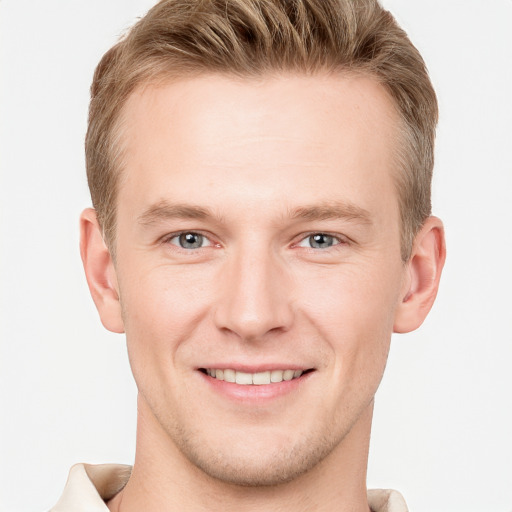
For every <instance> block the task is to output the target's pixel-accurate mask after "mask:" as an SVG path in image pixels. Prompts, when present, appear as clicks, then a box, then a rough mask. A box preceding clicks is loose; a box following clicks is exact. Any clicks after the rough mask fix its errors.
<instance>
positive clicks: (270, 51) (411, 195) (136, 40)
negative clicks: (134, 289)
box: [85, 0, 438, 261]
mask: <svg viewBox="0 0 512 512" xmlns="http://www.w3.org/2000/svg"><path fill="white" fill-rule="evenodd" d="M276 71H277V72H280V71H284V72H286V71H291V72H302V73H306V74H313V73H315V72H321V71H328V72H336V71H340V72H357V73H365V74H366V75H369V76H371V77H374V78H375V79H376V80H377V81H378V82H379V83H381V84H382V85H383V86H384V87H385V88H386V89H387V91H388V93H389V94H390V95H391V97H392V99H393V101H394V103H395V107H396V110H397V112H398V113H399V116H400V118H401V120H402V126H401V132H402V133H401V135H402V136H401V138H400V139H401V140H400V144H399V148H398V151H397V153H398V155H397V156H398V158H397V168H398V169H397V173H396V176H395V179H396V184H397V190H398V196H399V206H400V215H401V221H402V226H401V229H402V248H401V252H402V259H403V260H404V261H406V260H407V259H408V258H409V255H410V250H411V246H412V241H413V239H414V236H415V234H416V233H417V231H418V230H419V229H420V227H421V226H422V224H423V222H424V221H425V219H426V218H427V217H428V216H429V215H430V212H431V204H430V194H431V180H432V169H433V164H434V158H433V153H434V138H435V127H436V124H437V117H438V111H437V100H436V95H435V92H434V89H433V87H432V84H431V82H430V79H429V77H428V73H427V70H426V68H425V64H424V62H423V59H422V58H421V56H420V54H419V52H418V51H417V49H416V48H415V47H414V46H413V44H412V43H411V41H410V40H409V38H408V37H407V35H406V33H405V32H404V31H403V30H402V29H401V28H400V27H399V26H398V25H397V23H396V21H395V20H394V18H393V17H392V15H391V14H390V13H389V12H388V11H386V10H384V9H383V8H382V7H381V6H380V5H379V3H378V1H377V0H162V1H161V2H159V3H158V4H157V5H156V6H155V7H153V8H152V9H151V10H150V11H149V12H148V13H147V14H146V16H144V17H143V18H142V19H140V20H139V21H138V22H137V23H136V24H135V25H134V26H133V27H132V29H131V30H130V31H129V32H128V33H127V34H126V35H125V36H124V37H123V38H122V39H121V41H119V42H118V43H117V44H116V45H115V46H114V47H113V48H111V49H110V50H109V51H108V52H107V53H106V54H105V55H104V56H103V58H102V59H101V61H100V63H99V65H98V67H97V68H96V72H95V74H94V80H93V83H92V86H91V103H90V110H89V126H88V131H87V137H86V144H85V148H86V165H87V178H88V183H89V188H90V191H91V197H92V201H93V205H94V207H95V208H96V210H97V214H98V219H99V222H100V225H101V226H102V229H103V232H104V236H105V240H106V242H107V244H108V245H109V247H110V249H111V251H112V252H114V249H115V231H116V229H115V226H116V197H117V190H118V183H119V174H120V172H121V167H122V165H121V159H120V144H119V140H118V139H119V137H120V135H119V130H118V123H119V119H120V113H121V111H122V108H123V106H124V104H125V102H126V100H127V98H128V96H129V95H130V94H131V93H132V92H133V91H134V90H135V89H136V88H137V87H139V86H141V85H143V84H144V85H145V84H148V83H152V82H158V81H161V80H165V79H168V78H180V77H187V76H193V75H197V74H201V73H205V72H217V73H223V74H232V75H236V76H242V77H252V76H254V77H256V76H261V75H263V74H265V73H269V72H276Z"/></svg>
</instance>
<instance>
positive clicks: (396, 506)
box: [50, 464, 408, 512]
mask: <svg viewBox="0 0 512 512" xmlns="http://www.w3.org/2000/svg"><path fill="white" fill-rule="evenodd" d="M131 471H132V467H131V466H125V465H120V464H98V465H92V464H75V465H74V466H73V467H72V468H71V470H70V472H69V477H68V481H67V483H66V487H65V488H64V492H63V493H62V496H61V498H60V500H59V501H58V503H57V504H56V505H55V506H54V507H53V508H52V509H51V510H50V512H69V511H70V510H72V511H73V512H108V508H107V506H106V505H105V502H106V501H108V500H110V499H111V498H113V497H114V496H115V495H116V494H117V493H118V492H119V491H120V490H121V489H122V488H123V487H124V486H125V485H126V482H128V478H130V474H131ZM368 504H369V505H370V508H371V509H372V511H373V512H408V509H407V505H406V504H405V501H404V499H403V497H402V495H401V494H400V493H399V492H397V491H391V490H386V489H374V490H369V491H368Z"/></svg>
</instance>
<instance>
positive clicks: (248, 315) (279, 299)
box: [215, 251, 293, 341]
mask: <svg viewBox="0 0 512 512" xmlns="http://www.w3.org/2000/svg"><path fill="white" fill-rule="evenodd" d="M220 287H221V289H222V290H223V293H221V294H219V295H220V297H221V298H220V300H219V301H218V303H217V307H216V310H215V321H216V325H217V327H218V328H219V329H220V330H223V331H229V332H231V333H234V334H236V335H237V336H238V337H239V338H240V339H242V340H244V341H255V340H261V339H263V338H264V337H265V336H266V335H268V334H269V333H278V332H286V331H288V330H289V329H290V327H291V325H292V322H293V286H292V281H291V279H290V276H289V275H288V272H286V268H285V267H284V265H283V262H282V261H279V258H278V257H277V256H276V255H273V254H272V253H271V252H270V251H269V252H267V251H260V252H258V253H255V252H254V251H252V252H251V251H240V253H239V254H236V255H232V258H228V261H226V262H225V267H224V269H223V275H222V280H221V283H220Z"/></svg>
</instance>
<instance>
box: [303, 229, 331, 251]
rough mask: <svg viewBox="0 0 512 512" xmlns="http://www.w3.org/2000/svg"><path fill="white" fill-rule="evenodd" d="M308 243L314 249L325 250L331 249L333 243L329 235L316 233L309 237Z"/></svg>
mask: <svg viewBox="0 0 512 512" xmlns="http://www.w3.org/2000/svg"><path fill="white" fill-rule="evenodd" d="M309 243H310V245H311V247H313V248H314V249H325V248H326V247H331V246H332V245H333V243H334V239H333V237H332V236H330V235H326V234H324V233H317V234H316V235H311V236H310V237H309Z"/></svg>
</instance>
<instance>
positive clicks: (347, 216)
mask: <svg viewBox="0 0 512 512" xmlns="http://www.w3.org/2000/svg"><path fill="white" fill-rule="evenodd" d="M209 218H215V219H217V220H220V216H219V215H215V214H214V213H213V212H212V211H211V210H209V209H208V208H204V207H202V206H196V205H190V204H184V203H169V202H168V201H166V200H162V201H159V202H158V203H155V204H154V205H152V206H150V207H149V208H147V209H146V210H144V212H143V213H142V214H141V215H139V216H138V218H137V221H138V223H139V224H142V225H145V226H147V225H151V224H154V223H157V222H159V221H162V220H169V219H199V220H204V219H209ZM288 218H290V219H292V220H305V221H316V220H331V219H332V220H336V219H343V220H349V221H356V222H358V223H361V224H366V225H371V224H372V220H371V215H370V212H368V210H365V209H364V208H361V207H360V206H357V205H354V204H352V203H345V202H339V201H331V202H325V203H320V204H315V205H311V206H301V207H298V208H294V209H292V210H289V212H288Z"/></svg>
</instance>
